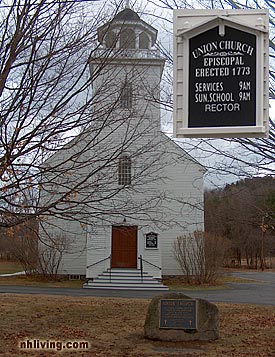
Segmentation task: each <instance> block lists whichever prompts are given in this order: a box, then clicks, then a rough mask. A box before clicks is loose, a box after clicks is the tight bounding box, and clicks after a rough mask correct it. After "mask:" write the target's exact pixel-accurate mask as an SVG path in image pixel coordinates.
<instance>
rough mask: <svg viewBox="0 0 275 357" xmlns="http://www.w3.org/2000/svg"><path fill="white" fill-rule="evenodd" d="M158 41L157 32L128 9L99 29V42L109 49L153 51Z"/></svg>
mask: <svg viewBox="0 0 275 357" xmlns="http://www.w3.org/2000/svg"><path fill="white" fill-rule="evenodd" d="M156 39H157V30H156V29H155V28H153V27H152V26H151V25H149V24H147V23H146V22H145V21H143V20H141V18H140V17H139V15H138V14H137V13H136V12H135V11H133V10H132V9H130V8H128V7H126V8H125V9H124V10H122V11H120V12H119V13H117V14H116V15H115V16H114V18H113V19H112V20H111V21H109V22H107V23H106V24H104V25H102V26H101V27H99V28H98V40H99V42H100V44H101V45H102V46H103V48H108V49H120V50H151V48H152V47H153V46H154V45H155V43H156Z"/></svg>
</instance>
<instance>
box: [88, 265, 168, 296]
mask: <svg viewBox="0 0 275 357" xmlns="http://www.w3.org/2000/svg"><path fill="white" fill-rule="evenodd" d="M83 287H84V288H89V289H113V290H115V289H120V290H122V289H124V290H157V291H167V290H169V288H168V287H167V286H165V285H163V284H162V283H160V282H159V281H158V280H157V279H154V278H153V277H152V276H151V275H149V274H148V273H147V272H143V279H141V274H140V270H138V269H111V270H110V269H109V270H107V271H104V272H103V273H101V274H99V275H98V276H97V277H96V278H95V279H93V280H92V281H89V282H88V283H86V284H84V286H83Z"/></svg>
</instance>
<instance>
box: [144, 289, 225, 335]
mask: <svg viewBox="0 0 275 357" xmlns="http://www.w3.org/2000/svg"><path fill="white" fill-rule="evenodd" d="M144 333H145V337H146V338H149V339H152V340H161V341H211V340H216V339H218V338H219V311H218V308H217V306H216V305H214V304H212V303H210V302H208V301H207V300H203V299H192V298H190V297H189V296H186V295H184V294H182V293H166V294H163V295H158V296H156V297H155V298H153V299H152V301H151V303H150V305H149V307H148V310H147V315H146V320H145V325H144Z"/></svg>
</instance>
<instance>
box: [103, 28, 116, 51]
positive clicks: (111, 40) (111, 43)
mask: <svg viewBox="0 0 275 357" xmlns="http://www.w3.org/2000/svg"><path fill="white" fill-rule="evenodd" d="M105 41H106V47H107V48H114V47H115V46H116V34H115V33H114V32H113V31H109V32H108V33H107V35H106V37H105Z"/></svg>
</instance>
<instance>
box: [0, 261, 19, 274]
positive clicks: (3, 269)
mask: <svg viewBox="0 0 275 357" xmlns="http://www.w3.org/2000/svg"><path fill="white" fill-rule="evenodd" d="M22 270H23V268H22V266H21V264H20V263H18V262H11V261H6V260H0V274H12V273H17V272H18V271H22Z"/></svg>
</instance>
